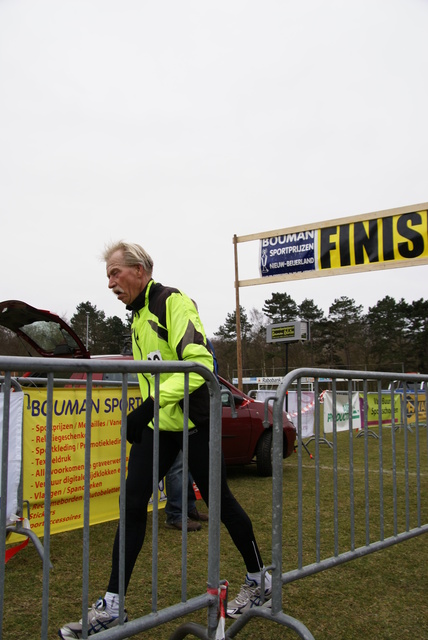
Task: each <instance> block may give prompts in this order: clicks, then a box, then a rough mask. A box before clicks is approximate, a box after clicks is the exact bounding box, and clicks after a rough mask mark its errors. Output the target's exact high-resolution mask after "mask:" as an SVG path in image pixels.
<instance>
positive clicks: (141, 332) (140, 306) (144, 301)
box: [128, 280, 214, 431]
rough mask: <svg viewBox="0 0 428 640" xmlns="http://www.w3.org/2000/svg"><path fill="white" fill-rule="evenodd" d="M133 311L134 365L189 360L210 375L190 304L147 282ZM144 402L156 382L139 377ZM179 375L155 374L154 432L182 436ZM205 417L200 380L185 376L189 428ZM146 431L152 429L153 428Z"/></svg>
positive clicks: (206, 407)
mask: <svg viewBox="0 0 428 640" xmlns="http://www.w3.org/2000/svg"><path fill="white" fill-rule="evenodd" d="M128 309H130V310H132V313H133V316H132V352H133V355H134V360H192V361H194V362H198V363H201V364H203V365H205V366H206V367H207V368H208V369H210V371H213V370H214V363H213V357H212V355H211V352H210V351H209V349H208V348H207V339H206V336H205V330H204V327H203V325H202V322H201V319H200V317H199V314H198V312H197V310H196V307H195V305H194V303H193V302H192V300H191V299H190V298H189V297H188V296H186V295H185V294H184V293H182V292H181V291H179V290H178V289H174V288H172V287H164V286H163V285H162V284H160V283H158V282H155V281H154V280H150V281H149V283H148V284H147V286H146V288H145V289H144V290H143V291H142V292H141V293H140V295H139V296H138V297H137V298H136V300H134V302H133V303H132V304H131V305H129V307H128ZM138 378H139V383H140V390H141V396H142V399H143V401H144V400H145V399H146V398H147V397H148V396H149V395H150V396H152V397H153V398H154V397H155V388H154V386H155V377H154V376H153V375H151V374H138ZM183 398H184V374H182V373H163V374H160V388H159V407H160V409H159V428H160V429H161V430H164V431H182V430H183V410H182V408H183ZM208 417H209V392H208V387H207V384H206V382H205V381H204V379H203V378H202V377H201V376H200V375H198V374H196V373H190V374H189V418H190V419H189V428H192V427H194V426H195V424H198V423H201V422H203V421H205V420H207V419H208ZM150 426H153V425H152V424H151V425H150Z"/></svg>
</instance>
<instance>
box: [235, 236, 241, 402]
mask: <svg viewBox="0 0 428 640" xmlns="http://www.w3.org/2000/svg"><path fill="white" fill-rule="evenodd" d="M233 252H234V256H235V300H236V360H237V366H238V389H239V390H240V391H242V390H243V388H242V387H243V384H242V344H241V308H240V304H239V277H238V239H237V236H236V234H235V235H234V236H233Z"/></svg>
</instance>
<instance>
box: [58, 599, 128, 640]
mask: <svg viewBox="0 0 428 640" xmlns="http://www.w3.org/2000/svg"><path fill="white" fill-rule="evenodd" d="M127 621H128V616H127V615H126V611H125V616H124V622H127ZM118 624H119V616H112V615H110V614H109V613H107V611H106V601H105V600H104V598H99V599H98V600H97V601H96V603H95V604H93V605H92V608H91V609H89V611H88V636H92V635H94V634H95V633H99V632H100V631H104V629H111V627H115V626H116V625H118ZM58 635H59V637H60V638H62V639H63V640H75V639H76V638H81V637H82V620H79V622H70V624H66V625H65V626H64V627H62V628H61V629H60V630H59V631H58Z"/></svg>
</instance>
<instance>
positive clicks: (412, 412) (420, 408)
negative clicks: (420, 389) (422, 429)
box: [406, 393, 427, 424]
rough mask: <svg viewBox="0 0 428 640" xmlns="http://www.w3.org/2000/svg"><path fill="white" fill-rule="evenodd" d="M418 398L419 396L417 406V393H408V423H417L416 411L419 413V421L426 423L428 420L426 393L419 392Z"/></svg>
mask: <svg viewBox="0 0 428 640" xmlns="http://www.w3.org/2000/svg"><path fill="white" fill-rule="evenodd" d="M417 398H418V401H417V407H416V406H415V404H416V403H415V394H414V393H407V394H406V413H407V424H414V423H416V411H417V413H418V421H419V423H425V424H426V420H427V407H426V396H425V394H424V393H418V396H417Z"/></svg>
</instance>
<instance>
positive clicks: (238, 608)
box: [227, 576, 272, 618]
mask: <svg viewBox="0 0 428 640" xmlns="http://www.w3.org/2000/svg"><path fill="white" fill-rule="evenodd" d="M271 594H272V589H271V588H268V589H265V594H264V597H263V594H262V593H261V586H260V585H259V584H257V582H256V581H255V580H250V578H249V577H248V576H246V577H245V584H243V585H242V587H241V591H240V592H239V593H238V595H237V596H236V598H235V599H234V600H231V602H228V603H227V616H228V618H239V616H241V615H242V614H243V613H245V611H248V610H249V609H252V608H253V607H261V606H263V605H266V604H267V602H268V601H269V600H270V599H271V598H270V597H271Z"/></svg>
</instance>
